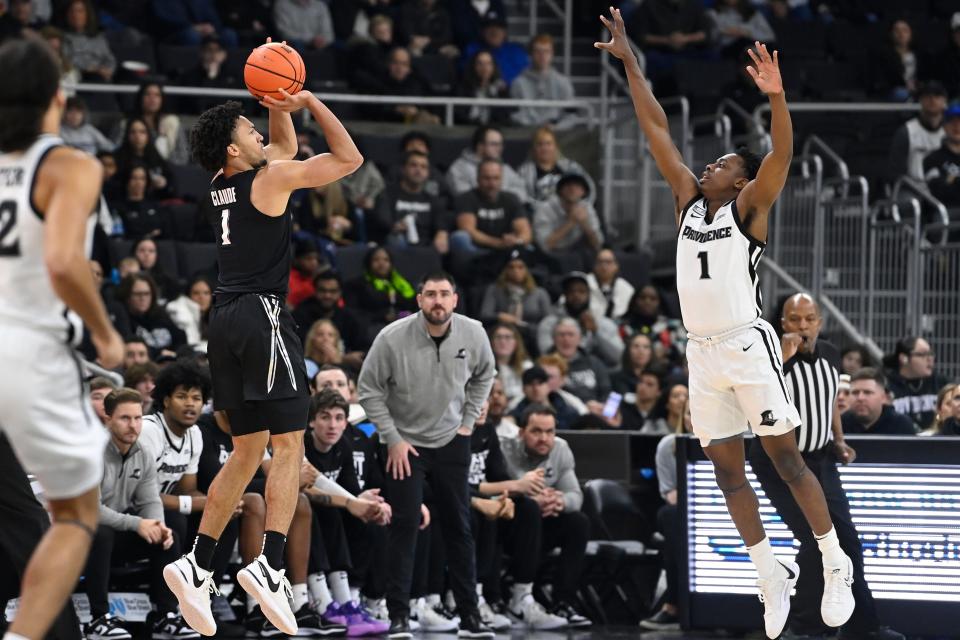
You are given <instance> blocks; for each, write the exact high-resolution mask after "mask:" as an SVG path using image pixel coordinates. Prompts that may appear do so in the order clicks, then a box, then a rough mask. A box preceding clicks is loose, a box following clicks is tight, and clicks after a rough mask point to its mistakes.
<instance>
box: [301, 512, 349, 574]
mask: <svg viewBox="0 0 960 640" xmlns="http://www.w3.org/2000/svg"><path fill="white" fill-rule="evenodd" d="M312 506H313V526H312V527H311V529H310V531H311V533H310V562H309V568H310V570H311V572H317V571H322V572H323V573H327V572H328V571H348V570H349V569H350V567H351V566H352V563H351V561H350V546H349V545H348V543H347V534H346V532H345V530H344V526H343V521H344V518H345V517H346V518H347V519H354V518H353V516H351V515H347V516H344V515H343V514H344V513H345V512H342V511H340V510H339V509H334V508H332V507H324V506H315V505H312Z"/></svg>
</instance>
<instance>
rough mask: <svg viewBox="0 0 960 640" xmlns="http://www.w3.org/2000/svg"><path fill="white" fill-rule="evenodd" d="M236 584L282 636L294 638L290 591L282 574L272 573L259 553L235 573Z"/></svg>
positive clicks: (295, 626) (288, 583)
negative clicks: (254, 602) (255, 603)
mask: <svg viewBox="0 0 960 640" xmlns="http://www.w3.org/2000/svg"><path fill="white" fill-rule="evenodd" d="M237 583H239V584H240V586H241V587H243V590H244V591H246V592H247V593H249V594H250V595H251V596H253V599H254V600H256V601H257V604H259V605H260V610H261V611H263V615H264V616H266V618H267V620H269V621H270V622H271V623H272V624H273V625H274V626H275V627H276V628H277V629H279V630H280V631H282V632H283V633H284V634H285V635H288V636H295V635H297V619H296V617H295V616H294V615H293V611H291V610H290V598H292V597H293V590H292V589H291V588H290V581H289V580H287V577H286V575H285V571H284V570H283V569H280V570H279V571H276V570H274V569H273V568H272V567H271V566H270V565H269V564H268V563H267V559H266V558H264V557H263V555H262V554H261V555H260V556H258V557H257V558H256V559H255V560H254V561H253V562H251V563H250V564H248V565H247V566H245V567H244V568H243V569H240V571H238V572H237Z"/></svg>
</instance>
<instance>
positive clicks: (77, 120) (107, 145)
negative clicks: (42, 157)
mask: <svg viewBox="0 0 960 640" xmlns="http://www.w3.org/2000/svg"><path fill="white" fill-rule="evenodd" d="M60 137H61V138H63V141H64V142H66V143H67V144H69V145H70V146H71V147H76V148H78V149H81V150H83V151H86V152H87V153H89V154H91V155H93V154H95V153H97V152H98V151H113V146H114V145H113V143H112V142H111V141H110V140H109V139H108V138H107V136H105V135H103V133H101V132H100V129H97V128H96V127H95V126H93V125H92V124H90V123H89V122H87V104H86V103H85V102H84V101H83V98H79V97H77V96H73V97H71V98H67V106H66V109H65V110H64V112H63V123H62V124H61V125H60Z"/></svg>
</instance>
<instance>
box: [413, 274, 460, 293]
mask: <svg viewBox="0 0 960 640" xmlns="http://www.w3.org/2000/svg"><path fill="white" fill-rule="evenodd" d="M428 282H449V283H450V286H451V287H453V291H454V293H456V291H457V281H456V280H454V279H453V276H452V275H450V274H449V273H447V272H446V271H431V272H430V273H428V274H427V275H425V276H424V277H423V280H421V281H420V286H418V287H417V293H423V288H424V287H425V286H426V284H427V283H428Z"/></svg>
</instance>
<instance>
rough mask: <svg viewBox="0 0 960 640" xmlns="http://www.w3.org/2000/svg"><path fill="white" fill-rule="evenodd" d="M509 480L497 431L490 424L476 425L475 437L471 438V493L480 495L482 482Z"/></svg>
mask: <svg viewBox="0 0 960 640" xmlns="http://www.w3.org/2000/svg"><path fill="white" fill-rule="evenodd" d="M509 479H510V476H509V474H508V473H507V465H506V463H505V462H504V461H503V452H501V451H500V439H499V438H498V437H497V430H496V429H495V428H494V426H493V425H492V424H489V423H488V424H477V425H475V426H474V428H473V435H471V436H470V470H469V471H468V472H467V482H468V483H470V491H471V492H472V493H473V494H479V489H480V483H481V482H502V481H504V480H509Z"/></svg>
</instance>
